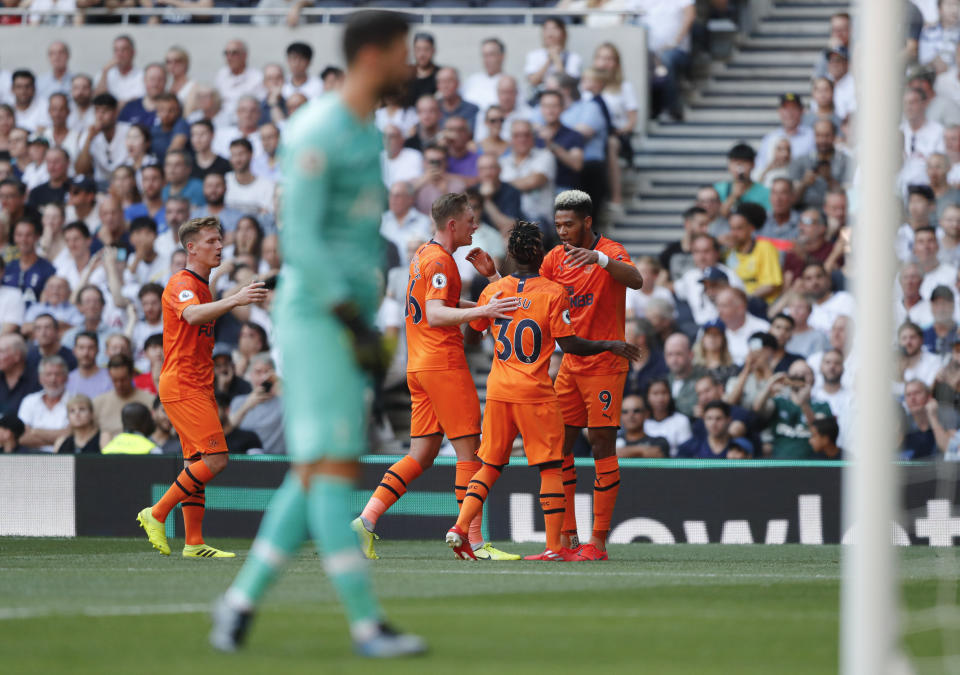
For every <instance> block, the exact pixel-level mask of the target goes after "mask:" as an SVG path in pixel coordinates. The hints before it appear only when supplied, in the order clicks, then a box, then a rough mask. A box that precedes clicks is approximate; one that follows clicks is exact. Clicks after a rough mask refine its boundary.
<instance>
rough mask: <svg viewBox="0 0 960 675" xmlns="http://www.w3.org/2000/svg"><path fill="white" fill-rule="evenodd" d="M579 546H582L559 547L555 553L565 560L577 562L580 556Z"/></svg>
mask: <svg viewBox="0 0 960 675" xmlns="http://www.w3.org/2000/svg"><path fill="white" fill-rule="evenodd" d="M581 548H583V547H582V546H577V547H576V548H561V549H560V550H559V551H557V553H558V554H559V555H560V557H561V558H563V559H564V560H565V561H567V562H577V561H579V560H581V558H580V556H579V555H578V553H579V552H580V549H581Z"/></svg>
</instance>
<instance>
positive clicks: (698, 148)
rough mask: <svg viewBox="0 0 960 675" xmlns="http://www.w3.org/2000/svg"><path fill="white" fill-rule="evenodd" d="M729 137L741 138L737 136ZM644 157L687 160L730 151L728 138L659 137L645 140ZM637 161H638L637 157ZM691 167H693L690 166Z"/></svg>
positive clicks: (643, 146)
mask: <svg viewBox="0 0 960 675" xmlns="http://www.w3.org/2000/svg"><path fill="white" fill-rule="evenodd" d="M731 137H735V138H738V139H739V138H742V136H740V135H738V134H732V135H731ZM642 149H643V153H644V155H650V154H656V153H659V154H662V155H663V156H666V157H678V158H680V159H689V158H690V156H691V155H694V156H695V155H702V154H713V153H717V152H726V151H727V150H729V149H730V141H729V140H728V138H724V137H721V138H678V137H671V136H665V137H664V136H660V137H652V138H647V140H645V141H644V142H643V145H642ZM638 159H640V158H639V157H638ZM691 166H693V165H691Z"/></svg>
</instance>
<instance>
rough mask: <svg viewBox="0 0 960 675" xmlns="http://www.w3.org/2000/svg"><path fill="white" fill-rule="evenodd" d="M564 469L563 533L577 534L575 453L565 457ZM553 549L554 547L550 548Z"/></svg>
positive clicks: (574, 535)
mask: <svg viewBox="0 0 960 675" xmlns="http://www.w3.org/2000/svg"><path fill="white" fill-rule="evenodd" d="M560 470H561V471H562V481H563V497H564V504H565V511H564V514H563V530H562V533H563V534H567V535H570V536H573V537H576V536H577V511H576V508H575V500H574V495H576V494H577V469H576V468H575V467H574V465H573V455H568V456H567V457H564V458H563V466H562V467H561V469H560ZM550 550H551V551H552V550H554V549H550Z"/></svg>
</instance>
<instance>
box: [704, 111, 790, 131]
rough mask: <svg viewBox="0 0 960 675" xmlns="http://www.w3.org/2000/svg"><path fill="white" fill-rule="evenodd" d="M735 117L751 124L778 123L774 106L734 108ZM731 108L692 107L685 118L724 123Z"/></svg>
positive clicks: (772, 124) (774, 124)
mask: <svg viewBox="0 0 960 675" xmlns="http://www.w3.org/2000/svg"><path fill="white" fill-rule="evenodd" d="M735 114H736V117H737V119H738V120H739V121H741V122H746V123H750V124H753V125H760V124H765V125H769V126H770V127H775V126H777V124H779V120H778V119H777V111H776V108H773V107H771V108H743V109H739V110H736V113H735ZM730 117H731V109H724V108H715V107H703V108H693V109H691V110H690V111H689V112H688V113H687V119H688V120H690V121H691V122H716V123H720V124H723V123H726V122H728V121H729V120H730Z"/></svg>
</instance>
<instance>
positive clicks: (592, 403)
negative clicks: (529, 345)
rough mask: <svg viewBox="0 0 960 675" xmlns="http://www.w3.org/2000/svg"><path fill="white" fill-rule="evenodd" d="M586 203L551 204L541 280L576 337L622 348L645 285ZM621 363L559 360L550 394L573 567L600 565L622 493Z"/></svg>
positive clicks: (585, 199)
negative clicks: (578, 465)
mask: <svg viewBox="0 0 960 675" xmlns="http://www.w3.org/2000/svg"><path fill="white" fill-rule="evenodd" d="M592 208H593V205H592V204H591V202H590V195H588V194H587V193H586V192H581V191H580V190H567V191H565V192H561V193H560V194H559V195H557V198H556V200H554V205H553V211H554V216H553V218H554V224H555V226H556V228H557V235H558V236H559V237H560V242H561V243H560V244H559V245H557V246H555V247H554V248H553V250H551V251H550V252H549V253H548V254H547V256H546V257H545V258H544V260H543V265H542V266H541V267H540V274H541V275H543V276H544V277H545V278H547V279H550V280H552V281H556V282H557V283H559V284H561V285H562V286H563V287H564V288H566V290H567V294H568V295H569V300H570V315H571V317H572V319H573V329H574V331H576V333H577V335H580V336H581V337H584V338H588V339H591V340H623V333H624V312H625V297H626V291H627V288H640V287H641V286H642V285H643V279H642V278H641V277H640V272H639V271H637V268H636V267H634V266H633V263H632V262H631V260H630V256H629V255H628V254H627V251H626V249H625V248H624V247H623V246H622V245H621V244H618V243H617V242H615V241H613V240H611V239H608V238H607V237H604V236H602V235H599V234H594V232H593V228H592V225H593V220H592V218H591V217H590V213H591V209H592ZM626 376H627V362H626V361H624V360H623V359H621V358H618V357H617V356H615V355H613V354H609V353H603V354H596V355H594V356H579V355H577V354H565V355H564V357H563V362H562V363H561V365H560V372H559V373H557V381H556V382H555V384H554V387H555V388H556V391H557V398H558V399H559V400H560V410H561V411H562V413H563V423H564V425H566V433H565V436H564V440H563V490H564V494H565V495H566V500H567V510H566V513H565V514H564V519H563V539H564V541H563V543H564V544H565V546H566V547H567V548H570V549H572V550H574V551H576V552H577V555H578V558H577V559H578V560H606V559H607V535H608V534H609V533H610V519H611V517H612V516H613V507H614V505H615V504H616V502H617V492H618V491H619V486H620V465H619V463H618V462H617V450H616V441H617V429H618V428H619V426H620V404H621V401H622V398H623V384H624V381H625V380H626ZM583 427H586V428H587V438H588V440H589V442H590V448H591V450H592V451H593V461H594V466H595V467H596V480H595V481H594V484H593V533H592V536H591V537H590V541H589V542H588V543H587V544H584V545H580V542H579V538H578V537H577V515H576V510H575V509H574V494H575V492H576V489H577V472H576V469H575V468H574V465H573V445H574V443H575V442H576V440H577V436H578V435H579V434H580V433H581V431H580V430H581V429H582V428H583Z"/></svg>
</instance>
